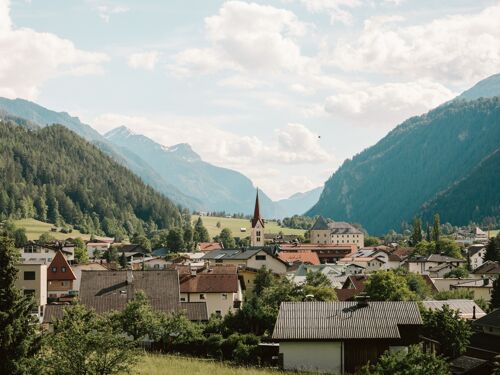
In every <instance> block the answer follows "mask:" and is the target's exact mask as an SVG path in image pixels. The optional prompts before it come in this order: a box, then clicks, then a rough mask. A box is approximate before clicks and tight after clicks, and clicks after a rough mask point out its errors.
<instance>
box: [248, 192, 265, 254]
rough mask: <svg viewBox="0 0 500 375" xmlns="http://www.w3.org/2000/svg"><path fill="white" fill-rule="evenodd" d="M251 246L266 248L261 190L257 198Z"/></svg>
mask: <svg viewBox="0 0 500 375" xmlns="http://www.w3.org/2000/svg"><path fill="white" fill-rule="evenodd" d="M250 246H252V247H260V246H264V220H263V219H262V218H261V217H260V206H259V189H257V196H256V197H255V209H254V212H253V218H252V234H251V236H250Z"/></svg>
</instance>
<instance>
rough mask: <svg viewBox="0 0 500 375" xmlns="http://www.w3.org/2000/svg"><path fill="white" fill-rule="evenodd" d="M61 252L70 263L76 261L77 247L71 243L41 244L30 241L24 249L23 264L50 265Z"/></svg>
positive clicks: (22, 254) (22, 253)
mask: <svg viewBox="0 0 500 375" xmlns="http://www.w3.org/2000/svg"><path fill="white" fill-rule="evenodd" d="M59 250H60V251H62V252H63V253H64V256H65V257H66V259H67V260H68V261H73V260H74V259H75V245H74V244H73V243H71V242H63V241H61V242H60V241H56V242H53V243H50V244H41V243H39V242H36V241H28V243H26V244H25V245H24V246H23V248H22V252H21V258H22V262H23V263H46V264H49V263H50V262H52V259H54V257H55V256H56V253H57V251H59Z"/></svg>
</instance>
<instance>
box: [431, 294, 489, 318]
mask: <svg viewBox="0 0 500 375" xmlns="http://www.w3.org/2000/svg"><path fill="white" fill-rule="evenodd" d="M422 304H423V305H424V307H426V308H428V309H431V310H439V309H442V308H443V306H444V305H448V306H449V307H450V308H451V309H452V310H458V311H459V313H460V316H461V317H462V318H466V319H472V316H473V313H474V307H476V318H481V317H483V316H485V315H486V313H485V312H484V311H483V310H482V309H481V308H480V307H479V306H478V305H477V304H476V302H474V301H473V300H469V299H448V300H444V301H422Z"/></svg>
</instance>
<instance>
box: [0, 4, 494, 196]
mask: <svg viewBox="0 0 500 375" xmlns="http://www.w3.org/2000/svg"><path fill="white" fill-rule="evenodd" d="M499 20H500V2H499V1H491V0H449V1H444V0H443V1H434V0H366V1H365V0H275V1H255V2H246V1H227V2H225V1H210V0H197V1H191V0H179V1H177V0H169V1H149V0H141V1H125V0H116V1H100V0H80V1H79V0H72V1H68V0H51V1H46V0H31V1H29V0H17V1H14V0H12V1H8V0H0V51H1V54H0V96H5V97H9V98H16V97H19V98H24V99H28V100H32V101H35V102H37V103H38V104H40V105H43V106H45V107H48V108H49V109H53V110H57V111H66V112H68V113H70V114H71V115H74V116H78V117H80V119H81V120H82V121H84V122H85V123H88V124H90V125H91V126H93V127H94V128H95V129H96V130H98V131H99V132H101V133H103V134H104V133H105V132H106V131H109V130H111V129H112V128H114V127H117V126H122V125H125V126H127V127H128V128H130V129H131V130H133V131H134V132H136V133H141V134H144V135H146V136H148V137H150V138H152V139H154V140H155V141H157V142H159V143H161V144H164V145H166V146H171V145H174V144H177V143H189V144H190V145H191V146H192V147H193V149H194V150H195V151H196V152H197V153H199V154H200V155H201V156H202V158H203V159H204V160H206V161H208V162H211V163H213V164H216V165H218V166H223V167H227V168H232V169H236V170H238V171H240V172H242V173H244V174H245V175H247V176H248V177H250V178H251V179H252V181H253V182H254V184H255V185H256V186H259V187H260V188H262V189H263V190H264V191H265V192H266V193H267V194H268V195H270V196H271V197H272V198H274V199H280V198H285V197H288V196H289V195H291V194H293V193H295V192H299V191H307V190H309V189H312V188H314V187H317V186H321V185H323V183H324V182H325V180H326V179H327V178H328V177H329V176H331V174H332V173H333V172H334V171H335V170H336V169H337V168H338V167H339V166H340V165H341V164H342V162H343V161H344V160H345V159H347V158H352V157H353V156H354V155H355V154H357V153H359V152H361V151H362V150H363V149H365V148H367V147H369V146H371V145H373V144H375V143H376V142H377V141H378V140H379V139H381V138H382V137H384V136H385V135H386V134H387V132H389V131H390V130H391V129H392V128H394V127H395V126H396V125H398V124H399V123H401V122H402V121H404V120H405V119H407V118H408V117H411V116H414V115H419V114H422V113H425V112H426V111H428V110H429V109H432V108H434V107H436V106H438V105H439V104H441V103H443V102H446V101H447V100H450V99H452V98H453V97H454V96H456V95H457V94H459V93H460V92H462V91H463V90H465V89H467V88H469V87H470V86H472V85H473V84H474V83H476V82H477V81H479V80H481V79H483V78H486V77H487V76H489V75H492V74H495V73H498V72H500V21H499Z"/></svg>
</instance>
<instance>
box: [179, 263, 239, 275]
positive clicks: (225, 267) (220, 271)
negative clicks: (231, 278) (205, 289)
mask: <svg viewBox="0 0 500 375" xmlns="http://www.w3.org/2000/svg"><path fill="white" fill-rule="evenodd" d="M169 268H170V269H176V270H177V272H179V275H181V276H182V275H190V274H191V266H185V265H180V264H171V265H170V266H169ZM196 272H197V273H198V274H200V273H208V274H216V275H236V274H238V266H236V265H234V264H220V265H215V266H210V267H209V268H207V267H205V266H204V267H201V268H198V269H196Z"/></svg>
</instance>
